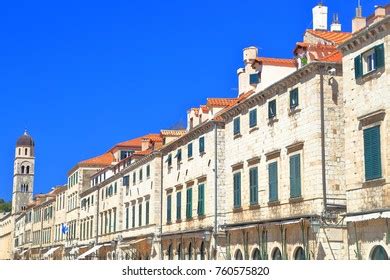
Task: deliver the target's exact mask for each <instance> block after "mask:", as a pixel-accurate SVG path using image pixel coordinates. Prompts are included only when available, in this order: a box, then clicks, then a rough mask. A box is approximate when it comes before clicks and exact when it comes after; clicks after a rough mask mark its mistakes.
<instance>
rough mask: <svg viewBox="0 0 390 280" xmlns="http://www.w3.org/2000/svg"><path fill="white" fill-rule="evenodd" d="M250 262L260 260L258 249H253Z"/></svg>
mask: <svg viewBox="0 0 390 280" xmlns="http://www.w3.org/2000/svg"><path fill="white" fill-rule="evenodd" d="M252 260H261V254H260V250H259V249H257V248H256V249H254V250H253V253H252Z"/></svg>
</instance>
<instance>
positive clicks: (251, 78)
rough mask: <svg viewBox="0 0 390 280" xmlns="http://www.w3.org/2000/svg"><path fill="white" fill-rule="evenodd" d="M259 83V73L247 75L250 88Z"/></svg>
mask: <svg viewBox="0 0 390 280" xmlns="http://www.w3.org/2000/svg"><path fill="white" fill-rule="evenodd" d="M259 82H260V76H259V73H253V74H249V84H250V85H252V86H255V85H257V84H258V83H259Z"/></svg>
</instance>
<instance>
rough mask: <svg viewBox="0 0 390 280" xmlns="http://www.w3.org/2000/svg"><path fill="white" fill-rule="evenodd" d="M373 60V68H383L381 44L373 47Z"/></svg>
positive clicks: (382, 47) (383, 58)
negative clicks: (374, 59)
mask: <svg viewBox="0 0 390 280" xmlns="http://www.w3.org/2000/svg"><path fill="white" fill-rule="evenodd" d="M375 58H376V65H375V68H381V67H384V66H385V49H384V46H383V44H381V45H378V46H376V47H375Z"/></svg>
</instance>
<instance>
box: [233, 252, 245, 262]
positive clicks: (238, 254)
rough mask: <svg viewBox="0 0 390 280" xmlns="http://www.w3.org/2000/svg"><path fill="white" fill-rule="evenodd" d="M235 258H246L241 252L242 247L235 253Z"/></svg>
mask: <svg viewBox="0 0 390 280" xmlns="http://www.w3.org/2000/svg"><path fill="white" fill-rule="evenodd" d="M234 259H235V260H243V259H244V258H243V256H242V252H241V250H240V249H238V250H237V251H236V253H235V254H234Z"/></svg>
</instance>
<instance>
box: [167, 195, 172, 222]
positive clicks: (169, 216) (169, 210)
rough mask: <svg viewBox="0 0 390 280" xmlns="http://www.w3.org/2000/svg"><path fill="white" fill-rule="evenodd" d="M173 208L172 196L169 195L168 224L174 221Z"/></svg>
mask: <svg viewBox="0 0 390 280" xmlns="http://www.w3.org/2000/svg"><path fill="white" fill-rule="evenodd" d="M171 207H172V196H171V195H168V196H167V223H170V222H171V221H172V216H171V213H172V212H171Z"/></svg>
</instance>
